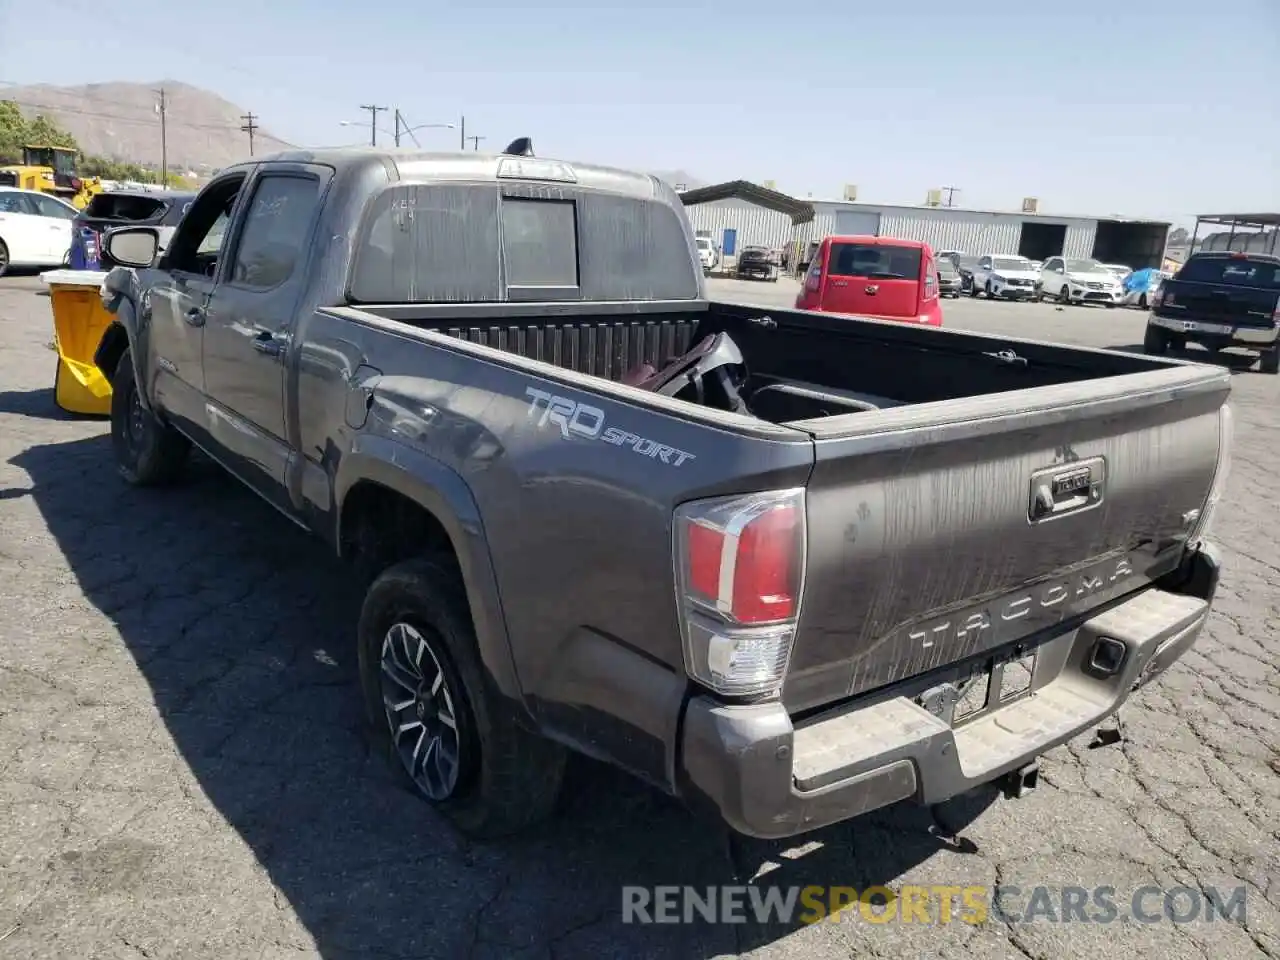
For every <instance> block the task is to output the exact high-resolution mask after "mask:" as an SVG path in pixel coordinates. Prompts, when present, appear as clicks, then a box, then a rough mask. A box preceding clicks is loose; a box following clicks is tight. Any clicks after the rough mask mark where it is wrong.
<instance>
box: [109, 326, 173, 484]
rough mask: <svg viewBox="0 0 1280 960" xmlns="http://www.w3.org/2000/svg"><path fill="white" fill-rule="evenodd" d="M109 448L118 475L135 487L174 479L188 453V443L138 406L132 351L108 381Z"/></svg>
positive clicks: (127, 353)
mask: <svg viewBox="0 0 1280 960" xmlns="http://www.w3.org/2000/svg"><path fill="white" fill-rule="evenodd" d="M111 446H112V447H113V448H114V450H115V454H116V463H117V465H118V466H119V469H120V475H121V476H122V477H124V478H125V480H127V481H129V483H131V484H133V485H134V486H138V487H148V486H157V485H160V484H164V483H170V482H172V481H173V480H175V479H177V477H178V475H179V474H180V473H181V472H182V468H183V465H184V464H185V463H186V462H187V457H188V455H189V454H190V452H191V441H189V440H188V439H187V438H186V437H184V436H183V435H182V434H180V433H178V431H177V430H174V429H173V428H172V427H170V426H168V425H167V424H165V423H163V422H161V421H160V420H158V419H157V418H156V416H155V414H153V413H152V412H151V411H150V410H148V409H147V408H146V407H144V406H143V405H142V397H141V395H140V394H139V392H138V384H137V381H136V380H135V379H134V375H133V351H132V350H126V351H125V352H124V353H123V354H122V355H121V357H120V362H119V363H117V364H116V372H115V376H113V377H112V379H111Z"/></svg>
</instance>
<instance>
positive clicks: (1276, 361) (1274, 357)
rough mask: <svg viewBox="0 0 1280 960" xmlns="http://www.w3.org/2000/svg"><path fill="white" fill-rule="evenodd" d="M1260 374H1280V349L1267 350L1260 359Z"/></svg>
mask: <svg viewBox="0 0 1280 960" xmlns="http://www.w3.org/2000/svg"><path fill="white" fill-rule="evenodd" d="M1258 372H1259V373H1280V349H1276V348H1274V347H1273V348H1272V349H1270V350H1265V351H1263V353H1262V356H1260V357H1258Z"/></svg>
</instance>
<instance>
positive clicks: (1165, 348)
mask: <svg viewBox="0 0 1280 960" xmlns="http://www.w3.org/2000/svg"><path fill="white" fill-rule="evenodd" d="M1142 352H1143V353H1147V354H1150V355H1151V356H1155V357H1158V356H1163V355H1164V354H1166V353H1168V352H1169V334H1168V333H1166V332H1165V331H1164V330H1161V329H1160V328H1159V327H1147V332H1146V333H1145V334H1143V337H1142Z"/></svg>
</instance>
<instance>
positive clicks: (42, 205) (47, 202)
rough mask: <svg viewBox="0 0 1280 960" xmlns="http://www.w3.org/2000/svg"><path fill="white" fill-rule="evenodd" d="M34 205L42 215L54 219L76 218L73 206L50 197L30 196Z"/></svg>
mask: <svg viewBox="0 0 1280 960" xmlns="http://www.w3.org/2000/svg"><path fill="white" fill-rule="evenodd" d="M31 199H32V200H33V201H34V202H35V205H36V209H37V210H39V211H40V216H42V217H52V218H53V219H55V220H74V219H75V218H76V209H75V207H69V206H67V205H66V204H65V203H59V202H58V201H57V200H54V199H52V198H51V197H32V198H31Z"/></svg>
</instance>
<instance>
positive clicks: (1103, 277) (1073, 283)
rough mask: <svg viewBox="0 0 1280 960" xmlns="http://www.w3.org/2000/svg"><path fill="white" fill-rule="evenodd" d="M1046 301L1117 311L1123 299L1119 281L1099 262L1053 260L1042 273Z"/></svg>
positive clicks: (1065, 258)
mask: <svg viewBox="0 0 1280 960" xmlns="http://www.w3.org/2000/svg"><path fill="white" fill-rule="evenodd" d="M1040 286H1041V290H1042V291H1043V293H1044V296H1045V297H1049V298H1052V299H1056V300H1057V301H1058V302H1059V303H1101V304H1104V305H1106V306H1108V307H1114V306H1115V305H1116V304H1118V303H1120V301H1121V300H1122V299H1123V298H1124V284H1123V283H1121V281H1120V278H1119V277H1117V276H1116V275H1115V274H1114V273H1112V272H1111V271H1110V270H1108V269H1107V268H1106V267H1105V266H1104V265H1103V264H1101V263H1099V262H1098V261H1097V260H1089V259H1080V258H1077V257H1050V258H1049V259H1048V260H1046V261H1045V262H1044V269H1042V270H1041V271H1040Z"/></svg>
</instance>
